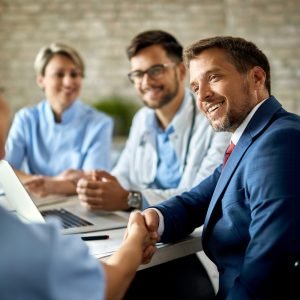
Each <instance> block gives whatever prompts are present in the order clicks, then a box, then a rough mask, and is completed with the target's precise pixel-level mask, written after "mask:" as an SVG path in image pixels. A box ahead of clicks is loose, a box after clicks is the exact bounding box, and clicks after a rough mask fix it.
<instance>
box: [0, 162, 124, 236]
mask: <svg viewBox="0 0 300 300" xmlns="http://www.w3.org/2000/svg"><path fill="white" fill-rule="evenodd" d="M1 204H2V205H3V206H5V207H6V208H7V209H8V210H9V211H11V212H13V213H15V214H16V215H17V216H18V217H19V218H20V219H21V220H22V221H23V222H45V221H47V217H48V216H55V217H57V218H59V219H60V220H61V222H62V225H63V229H62V232H63V233H64V234H75V233H86V232H92V231H99V230H108V229H116V228H124V227H126V226H127V222H128V216H129V215H128V213H126V212H114V213H110V212H101V211H99V212H96V211H90V210H88V209H87V208H85V207H83V206H82V205H81V204H80V203H79V200H78V198H77V197H73V198H71V201H70V199H69V200H67V201H63V202H57V203H54V204H53V205H45V206H40V207H38V206H37V205H36V203H35V202H34V201H33V200H32V198H31V197H30V196H29V194H28V192H27V191H26V189H25V187H24V186H23V185H22V183H21V181H20V180H19V178H18V177H17V175H16V174H15V172H14V170H13V169H12V167H11V166H10V165H9V163H8V162H7V161H5V160H0V205H1Z"/></svg>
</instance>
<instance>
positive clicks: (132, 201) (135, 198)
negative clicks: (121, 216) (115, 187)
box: [127, 191, 142, 209]
mask: <svg viewBox="0 0 300 300" xmlns="http://www.w3.org/2000/svg"><path fill="white" fill-rule="evenodd" d="M127 203H128V205H129V206H130V207H132V208H136V209H141V208H142V194H141V193H140V192H137V191H130V192H129V195H128V202H127Z"/></svg>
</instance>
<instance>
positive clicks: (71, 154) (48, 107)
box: [6, 43, 113, 196]
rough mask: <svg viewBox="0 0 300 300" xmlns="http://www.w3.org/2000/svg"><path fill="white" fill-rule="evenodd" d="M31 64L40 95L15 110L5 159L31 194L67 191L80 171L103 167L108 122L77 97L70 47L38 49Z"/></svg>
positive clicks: (77, 75) (79, 66)
mask: <svg viewBox="0 0 300 300" xmlns="http://www.w3.org/2000/svg"><path fill="white" fill-rule="evenodd" d="M34 68H35V71H36V82H37V84H38V86H39V87H40V88H41V89H42V90H43V91H44V93H45V98H44V99H43V100H42V101H41V102H40V103H38V104H37V105H35V106H33V107H26V108H23V109H21V110H20V111H19V112H17V113H16V115H15V117H14V120H13V123H12V126H11V129H10V131H9V135H8V139H7V144H6V160H7V161H8V162H9V163H10V164H11V165H12V166H13V167H14V169H15V170H16V173H17V174H18V176H19V178H20V179H21V180H22V181H23V183H24V184H25V185H26V187H27V189H28V190H29V191H30V192H32V193H33V194H36V195H38V196H47V195H49V194H63V195H72V194H75V188H76V183H77V181H78V179H79V178H81V177H82V176H83V171H85V170H91V169H95V168H100V169H104V170H109V168H110V164H109V161H110V148H111V138H112V129H113V122H112V119H111V118H110V117H108V116H107V115H105V114H104V113H101V112H98V111H96V110H94V109H92V108H91V107H90V106H88V105H86V104H83V103H82V102H81V101H80V100H79V96H80V92H81V87H82V82H83V78H84V69H85V68H84V62H83V60H82V58H81V56H80V55H79V54H78V52H77V51H76V50H74V49H73V48H71V47H70V46H68V45H64V44H57V43H55V44H51V45H49V46H47V47H43V48H42V49H41V50H40V51H39V53H38V54H37V56H36V59H35V62H34Z"/></svg>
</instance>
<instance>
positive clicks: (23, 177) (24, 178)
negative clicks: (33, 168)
mask: <svg viewBox="0 0 300 300" xmlns="http://www.w3.org/2000/svg"><path fill="white" fill-rule="evenodd" d="M14 171H15V173H16V175H17V176H18V178H19V179H20V180H21V181H22V182H26V181H28V180H31V179H33V178H34V177H36V175H32V174H28V173H26V172H24V171H20V170H17V169H14Z"/></svg>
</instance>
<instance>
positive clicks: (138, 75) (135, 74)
mask: <svg viewBox="0 0 300 300" xmlns="http://www.w3.org/2000/svg"><path fill="white" fill-rule="evenodd" d="M143 75H144V73H143V72H140V71H136V72H132V73H131V76H132V77H135V78H141V77H143Z"/></svg>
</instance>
